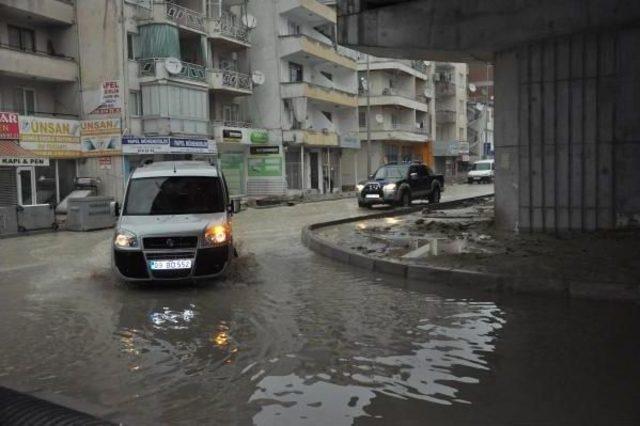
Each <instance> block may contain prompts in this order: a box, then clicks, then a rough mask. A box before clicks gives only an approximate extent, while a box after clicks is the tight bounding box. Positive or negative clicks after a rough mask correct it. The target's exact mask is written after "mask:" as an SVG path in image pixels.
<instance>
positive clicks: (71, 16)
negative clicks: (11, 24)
mask: <svg viewBox="0 0 640 426" xmlns="http://www.w3.org/2000/svg"><path fill="white" fill-rule="evenodd" d="M0 15H2V16H3V17H5V18H9V19H7V20H8V21H11V18H13V17H15V18H20V19H29V20H30V21H31V22H32V23H34V24H37V23H42V24H49V25H72V24H73V23H74V22H75V10H74V6H73V3H72V2H69V1H62V0H50V1H42V0H40V1H25V0H0Z"/></svg>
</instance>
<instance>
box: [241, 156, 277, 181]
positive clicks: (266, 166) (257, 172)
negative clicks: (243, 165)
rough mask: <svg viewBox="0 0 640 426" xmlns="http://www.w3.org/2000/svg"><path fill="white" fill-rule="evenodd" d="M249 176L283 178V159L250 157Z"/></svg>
mask: <svg viewBox="0 0 640 426" xmlns="http://www.w3.org/2000/svg"><path fill="white" fill-rule="evenodd" d="M248 174H249V176H252V177H274V176H282V157H281V156H279V155H278V156H272V157H249V173H248Z"/></svg>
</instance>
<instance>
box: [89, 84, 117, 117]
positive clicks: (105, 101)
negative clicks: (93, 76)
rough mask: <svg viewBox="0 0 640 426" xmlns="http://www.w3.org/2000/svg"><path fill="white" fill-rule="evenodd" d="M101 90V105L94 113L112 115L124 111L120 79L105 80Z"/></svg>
mask: <svg viewBox="0 0 640 426" xmlns="http://www.w3.org/2000/svg"><path fill="white" fill-rule="evenodd" d="M100 89H101V92H100V106H99V107H98V108H96V109H95V110H93V111H92V112H91V114H94V115H112V114H120V113H121V112H122V97H121V96H120V81H118V80H113V81H103V82H102V86H101V88H100Z"/></svg>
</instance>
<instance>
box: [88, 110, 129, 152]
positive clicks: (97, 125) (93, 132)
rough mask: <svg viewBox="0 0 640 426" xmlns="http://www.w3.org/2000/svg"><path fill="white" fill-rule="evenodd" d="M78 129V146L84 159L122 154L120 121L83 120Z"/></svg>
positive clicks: (116, 119)
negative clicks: (80, 147) (80, 146)
mask: <svg viewBox="0 0 640 426" xmlns="http://www.w3.org/2000/svg"><path fill="white" fill-rule="evenodd" d="M80 124H81V128H80V144H81V145H82V153H83V155H84V156H86V157H98V156H100V157H104V156H107V155H120V154H121V153H122V144H121V142H122V137H121V135H120V132H121V130H120V119H119V118H113V119H103V120H84V121H82V122H81V123H80Z"/></svg>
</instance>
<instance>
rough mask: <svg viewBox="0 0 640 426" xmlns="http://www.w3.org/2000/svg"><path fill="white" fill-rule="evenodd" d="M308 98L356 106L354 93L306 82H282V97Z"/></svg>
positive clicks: (356, 98)
mask: <svg viewBox="0 0 640 426" xmlns="http://www.w3.org/2000/svg"><path fill="white" fill-rule="evenodd" d="M301 97H305V98H309V99H313V100H316V101H320V102H326V103H330V104H333V105H340V106H346V107H352V108H356V107H357V106H358V97H357V96H356V95H355V94H354V93H349V92H345V91H342V90H339V89H335V88H331V87H324V86H320V85H317V84H313V83H308V82H304V81H301V82H290V83H287V82H285V83H282V98H283V99H288V98H301Z"/></svg>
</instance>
